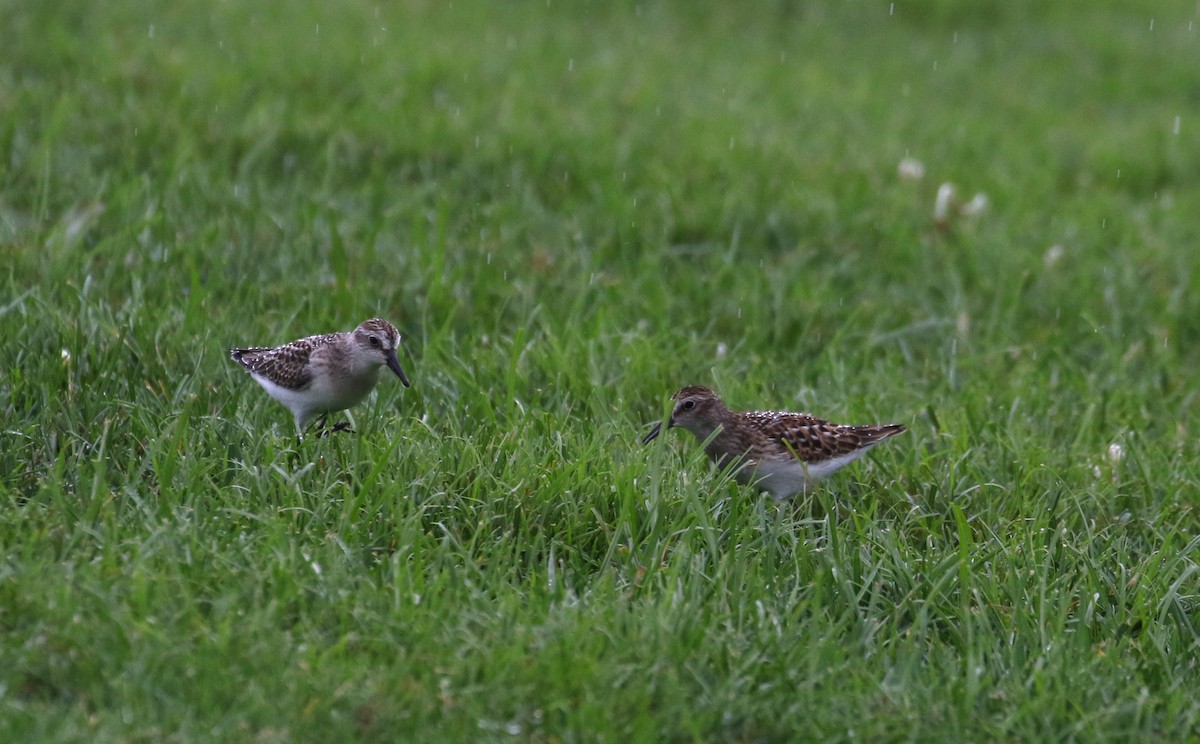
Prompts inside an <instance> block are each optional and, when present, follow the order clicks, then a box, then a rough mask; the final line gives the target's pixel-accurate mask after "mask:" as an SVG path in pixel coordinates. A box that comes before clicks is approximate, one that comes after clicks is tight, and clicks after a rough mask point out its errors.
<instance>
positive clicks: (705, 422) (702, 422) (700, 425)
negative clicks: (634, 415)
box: [642, 385, 728, 444]
mask: <svg viewBox="0 0 1200 744" xmlns="http://www.w3.org/2000/svg"><path fill="white" fill-rule="evenodd" d="M671 399H672V400H674V401H675V408H674V410H673V411H671V418H670V419H668V420H667V428H671V427H673V426H679V427H682V428H684V429H687V430H688V431H690V432H692V433H693V434H695V435H696V436H698V437H700V438H701V439H705V438H707V437H708V435H709V434H711V433H712V432H713V431H714V430H715V429H716V428H717V427H718V426H719V425H720V424H721V421H722V418H723V417H724V415H725V414H726V413H727V412H728V409H727V408H725V404H724V403H722V402H721V399H720V398H718V397H717V394H716V393H714V392H713V391H712V390H709V389H708V388H706V387H700V386H698V385H690V386H688V387H685V388H680V390H679V392H677V393H675V394H674V395H672V396H671ZM661 432H662V424H661V423H658V424H655V425H654V428H653V429H651V430H650V433H649V434H647V435H646V436H645V437H643V438H642V443H643V444H646V443H648V442H650V441H651V440H653V439H654V438H655V437H657V436H658V435H659V433H661Z"/></svg>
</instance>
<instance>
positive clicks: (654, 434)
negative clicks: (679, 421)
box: [642, 419, 675, 444]
mask: <svg viewBox="0 0 1200 744" xmlns="http://www.w3.org/2000/svg"><path fill="white" fill-rule="evenodd" d="M674 425H675V421H674V419H672V420H670V421H667V428H668V429H670V428H671V427H672V426H674ZM662 428H663V425H662V422H661V421H659V422H658V423H657V424H655V425H654V428H653V429H651V430H650V433H649V434H647V435H646V436H644V437H642V444H650V443H651V442H653V441H654V440H655V439H657V438H658V435H659V434H662Z"/></svg>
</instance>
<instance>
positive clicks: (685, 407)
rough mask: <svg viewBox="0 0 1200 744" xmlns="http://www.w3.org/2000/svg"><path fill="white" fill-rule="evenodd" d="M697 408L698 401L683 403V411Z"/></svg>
mask: <svg viewBox="0 0 1200 744" xmlns="http://www.w3.org/2000/svg"><path fill="white" fill-rule="evenodd" d="M695 407H696V401H694V400H685V401H684V402H683V410H685V411H690V410H692V409H693V408H695Z"/></svg>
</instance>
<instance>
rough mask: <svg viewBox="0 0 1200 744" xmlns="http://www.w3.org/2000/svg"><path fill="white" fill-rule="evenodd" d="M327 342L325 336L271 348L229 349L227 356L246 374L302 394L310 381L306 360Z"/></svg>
mask: <svg viewBox="0 0 1200 744" xmlns="http://www.w3.org/2000/svg"><path fill="white" fill-rule="evenodd" d="M327 342H328V337H327V336H310V337H308V338H302V339H300V340H298V341H293V342H291V343H290V344H284V345H283V346H276V347H274V348H268V347H254V348H249V349H231V350H230V352H229V356H230V358H231V359H233V361H235V362H237V363H238V364H240V365H242V366H243V367H245V368H246V369H247V370H248V371H250V372H253V373H254V374H256V375H259V376H260V377H265V378H267V379H268V380H270V381H271V382H273V383H275V384H276V385H279V386H280V387H285V388H287V389H289V390H303V389H304V388H306V387H308V386H309V385H310V384H312V381H313V372H312V368H311V367H310V366H309V364H308V361H309V358H310V357H311V356H312V353H313V350H314V349H316V348H317V347H318V346H320V345H321V344H322V343H327Z"/></svg>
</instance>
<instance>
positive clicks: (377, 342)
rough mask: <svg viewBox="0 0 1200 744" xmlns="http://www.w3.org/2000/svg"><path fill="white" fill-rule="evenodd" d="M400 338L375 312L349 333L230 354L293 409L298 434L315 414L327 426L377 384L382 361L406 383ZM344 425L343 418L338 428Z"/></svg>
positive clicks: (276, 396)
mask: <svg viewBox="0 0 1200 744" xmlns="http://www.w3.org/2000/svg"><path fill="white" fill-rule="evenodd" d="M399 344H400V333H399V331H397V330H396V328H395V326H393V325H392V324H391V323H389V322H387V321H386V320H381V319H379V318H372V319H370V320H367V321H364V322H363V323H362V324H361V325H359V327H358V328H355V329H354V330H353V331H349V332H346V333H327V334H324V335H321V336H309V337H308V338H302V339H298V340H296V341H293V342H291V343H290V344H284V345H283V346H275V347H254V348H249V349H232V350H231V351H230V352H229V355H230V357H232V359H233V361H235V362H237V363H238V364H240V365H242V366H243V367H245V368H246V371H247V372H249V373H250V376H251V377H253V378H254V381H255V382H257V383H258V384H259V385H262V387H263V389H264V390H266V391H267V392H268V393H269V394H270V395H271V397H272V398H274V399H275V400H277V401H279V402H280V403H282V404H283V405H284V406H286V407H287V408H288V410H290V411H291V412H292V415H293V416H294V417H295V418H296V429H297V432H298V435H299V434H302V433H303V432H304V429H305V427H306V426H308V424H309V422H311V421H312V420H313V419H314V418H316V417H317V416H320V417H321V421H320V424H319V425H318V428H324V423H325V419H326V417H327V416H328V414H330V413H333V412H335V411H344V410H346V409H347V408H350V407H352V406H355V405H357V404H358V403H359V402H361V401H362V399H363V398H365V397H367V394H368V393H370V392H371V390H373V389H374V388H375V383H376V382H378V381H379V370H380V369H381V368H382V367H384V366H386V367H387V368H388V369H390V370H392V371H393V372H395V373H396V376H397V377H399V378H400V382H402V383H404V385H405V387H408V386H409V384H410V383H409V381H408V376H407V375H405V374H404V369H403V368H402V367H401V366H400V360H399V358H398V357H397V356H396V349H397V348H398V347H399ZM344 428H346V424H345V423H340V424H338V425H336V426H335V427H334V430H335V431H336V430H338V429H344Z"/></svg>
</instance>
